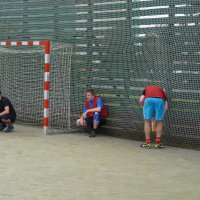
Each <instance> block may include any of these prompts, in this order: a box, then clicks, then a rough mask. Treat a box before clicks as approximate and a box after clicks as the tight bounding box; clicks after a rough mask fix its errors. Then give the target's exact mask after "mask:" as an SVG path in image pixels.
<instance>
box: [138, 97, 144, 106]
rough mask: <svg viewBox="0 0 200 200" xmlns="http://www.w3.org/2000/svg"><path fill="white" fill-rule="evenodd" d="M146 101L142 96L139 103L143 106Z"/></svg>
mask: <svg viewBox="0 0 200 200" xmlns="http://www.w3.org/2000/svg"><path fill="white" fill-rule="evenodd" d="M144 99H145V96H144V95H142V96H141V97H140V100H139V103H140V104H141V105H143V104H144Z"/></svg>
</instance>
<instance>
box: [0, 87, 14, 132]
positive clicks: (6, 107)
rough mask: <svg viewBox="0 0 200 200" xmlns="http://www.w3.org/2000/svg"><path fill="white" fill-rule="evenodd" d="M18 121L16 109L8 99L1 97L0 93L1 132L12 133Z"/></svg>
mask: <svg viewBox="0 0 200 200" xmlns="http://www.w3.org/2000/svg"><path fill="white" fill-rule="evenodd" d="M15 119H16V112H15V109H14V107H13V105H12V103H11V102H10V100H9V99H8V98H7V97H4V96H2V95H1V91H0V130H3V131H4V132H11V131H13V129H14V126H13V123H14V121H15Z"/></svg>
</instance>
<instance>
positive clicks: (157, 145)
mask: <svg viewBox="0 0 200 200" xmlns="http://www.w3.org/2000/svg"><path fill="white" fill-rule="evenodd" d="M155 148H156V149H164V148H165V146H164V145H162V144H161V143H160V144H156V145H155Z"/></svg>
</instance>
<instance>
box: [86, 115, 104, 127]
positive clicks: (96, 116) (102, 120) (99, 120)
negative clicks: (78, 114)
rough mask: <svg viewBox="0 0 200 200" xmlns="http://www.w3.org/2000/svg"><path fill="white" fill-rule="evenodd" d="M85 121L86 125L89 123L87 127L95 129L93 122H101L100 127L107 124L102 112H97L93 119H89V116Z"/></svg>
mask: <svg viewBox="0 0 200 200" xmlns="http://www.w3.org/2000/svg"><path fill="white" fill-rule="evenodd" d="M85 121H86V123H87V126H91V127H93V121H96V122H100V123H99V126H102V125H104V124H105V122H106V119H104V118H103V117H102V115H101V113H100V112H95V113H94V116H93V117H89V116H88V117H87V118H86V119H85Z"/></svg>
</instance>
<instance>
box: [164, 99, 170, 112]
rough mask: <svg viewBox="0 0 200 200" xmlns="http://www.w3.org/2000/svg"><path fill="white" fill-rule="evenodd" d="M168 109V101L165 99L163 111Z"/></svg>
mask: <svg viewBox="0 0 200 200" xmlns="http://www.w3.org/2000/svg"><path fill="white" fill-rule="evenodd" d="M167 110H169V106H168V103H167V101H165V111H167Z"/></svg>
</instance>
